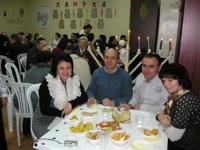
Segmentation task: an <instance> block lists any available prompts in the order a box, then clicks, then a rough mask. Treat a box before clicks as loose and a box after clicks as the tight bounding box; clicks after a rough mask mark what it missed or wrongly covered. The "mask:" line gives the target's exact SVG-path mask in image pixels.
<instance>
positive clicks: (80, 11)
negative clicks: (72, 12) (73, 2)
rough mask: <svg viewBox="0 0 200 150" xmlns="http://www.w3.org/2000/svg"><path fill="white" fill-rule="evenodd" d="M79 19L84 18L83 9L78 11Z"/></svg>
mask: <svg viewBox="0 0 200 150" xmlns="http://www.w3.org/2000/svg"><path fill="white" fill-rule="evenodd" d="M77 18H83V11H82V9H78V13H77Z"/></svg>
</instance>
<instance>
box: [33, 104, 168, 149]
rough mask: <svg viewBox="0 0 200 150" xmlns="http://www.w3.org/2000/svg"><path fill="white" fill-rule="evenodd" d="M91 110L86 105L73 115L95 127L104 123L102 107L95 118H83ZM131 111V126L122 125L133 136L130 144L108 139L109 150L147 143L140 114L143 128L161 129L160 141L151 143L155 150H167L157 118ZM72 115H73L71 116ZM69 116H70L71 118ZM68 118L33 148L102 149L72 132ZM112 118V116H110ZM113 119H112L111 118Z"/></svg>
mask: <svg viewBox="0 0 200 150" xmlns="http://www.w3.org/2000/svg"><path fill="white" fill-rule="evenodd" d="M88 110H90V109H88V108H87V106H86V105H83V106H81V107H79V108H77V109H76V110H75V111H73V112H72V113H73V114H77V116H79V119H81V120H82V121H83V122H88V121H89V122H92V123H93V125H94V127H95V124H96V123H100V122H102V115H101V112H102V111H101V106H99V107H98V110H97V112H98V115H95V116H93V117H84V116H81V115H80V113H81V112H82V111H88ZM130 111H131V122H132V123H131V124H126V125H125V124H121V127H122V129H123V130H125V131H126V132H127V133H130V134H131V140H130V142H129V143H127V144H126V145H123V146H117V145H114V144H113V143H112V142H111V141H110V140H109V138H108V143H107V146H106V147H107V148H106V149H108V150H122V149H126V150H129V149H132V150H133V147H132V145H133V143H134V142H135V141H138V140H139V141H145V142H146V139H145V136H144V135H143V133H142V131H140V130H138V129H137V126H136V122H135V118H136V116H137V115H138V114H143V115H144V117H145V118H144V122H143V127H145V128H148V127H149V126H150V128H157V129H159V133H160V140H159V141H156V142H152V141H151V142H150V143H151V145H152V149H153V150H167V141H168V139H167V136H166V135H165V133H164V132H163V130H162V128H161V127H160V126H159V125H158V122H157V121H156V120H155V116H154V115H153V114H150V113H148V112H144V111H138V110H130ZM70 115H72V114H70ZM70 115H69V116H70ZM69 116H68V117H66V118H64V119H63V120H62V121H61V122H60V123H58V124H57V125H56V126H55V127H54V128H52V129H51V130H50V131H49V132H48V133H46V134H45V135H44V136H42V137H41V138H40V139H38V140H37V141H35V142H34V144H33V148H35V149H39V150H64V149H69V148H70V149H76V150H80V149H87V150H88V149H92V150H98V149H100V145H99V144H97V145H91V144H90V143H89V142H88V141H87V139H86V137H85V135H75V134H73V133H71V132H70V130H69V129H70V127H71V126H74V125H75V123H71V122H69V120H68V118H69ZM110 117H111V114H110ZM110 119H111V118H110ZM65 140H78V146H64V141H65Z"/></svg>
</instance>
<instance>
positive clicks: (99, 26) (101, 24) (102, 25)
mask: <svg viewBox="0 0 200 150" xmlns="http://www.w3.org/2000/svg"><path fill="white" fill-rule="evenodd" d="M97 26H98V29H103V28H104V23H103V19H99V20H98V23H97Z"/></svg>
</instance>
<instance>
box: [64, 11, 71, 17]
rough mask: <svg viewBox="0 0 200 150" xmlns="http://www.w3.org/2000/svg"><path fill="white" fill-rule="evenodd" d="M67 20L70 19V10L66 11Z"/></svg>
mask: <svg viewBox="0 0 200 150" xmlns="http://www.w3.org/2000/svg"><path fill="white" fill-rule="evenodd" d="M65 18H70V12H69V9H65Z"/></svg>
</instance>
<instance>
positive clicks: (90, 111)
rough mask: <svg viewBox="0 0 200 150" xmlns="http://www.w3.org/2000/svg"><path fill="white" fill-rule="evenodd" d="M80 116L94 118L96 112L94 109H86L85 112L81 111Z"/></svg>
mask: <svg viewBox="0 0 200 150" xmlns="http://www.w3.org/2000/svg"><path fill="white" fill-rule="evenodd" d="M84 113H85V114H84ZM81 115H82V116H84V117H94V116H96V115H97V110H96V109H91V108H88V109H87V110H83V111H82V112H81Z"/></svg>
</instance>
